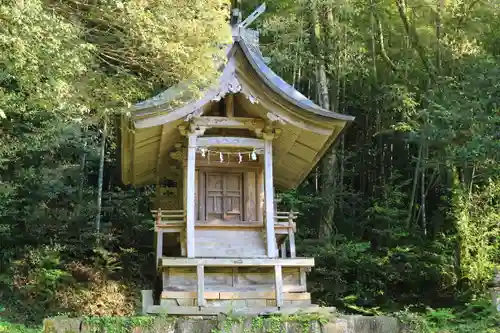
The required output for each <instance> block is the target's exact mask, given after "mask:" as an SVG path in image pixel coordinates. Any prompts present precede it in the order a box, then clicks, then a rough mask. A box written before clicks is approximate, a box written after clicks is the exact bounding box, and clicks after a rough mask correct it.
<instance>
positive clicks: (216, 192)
mask: <svg viewBox="0 0 500 333" xmlns="http://www.w3.org/2000/svg"><path fill="white" fill-rule="evenodd" d="M206 175H207V182H206V190H207V194H206V200H207V203H206V209H207V220H208V221H210V220H222V219H223V218H224V209H223V206H222V203H223V194H224V184H223V176H222V174H220V173H207V174H206Z"/></svg>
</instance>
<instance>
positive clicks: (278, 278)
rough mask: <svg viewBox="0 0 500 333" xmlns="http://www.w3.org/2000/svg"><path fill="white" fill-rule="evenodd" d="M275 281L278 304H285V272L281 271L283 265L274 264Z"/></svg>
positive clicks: (278, 305) (279, 305)
mask: <svg viewBox="0 0 500 333" xmlns="http://www.w3.org/2000/svg"><path fill="white" fill-rule="evenodd" d="M274 279H275V280H274V282H275V291H276V306H277V307H278V308H279V307H282V306H283V274H282V271H281V265H276V266H274Z"/></svg>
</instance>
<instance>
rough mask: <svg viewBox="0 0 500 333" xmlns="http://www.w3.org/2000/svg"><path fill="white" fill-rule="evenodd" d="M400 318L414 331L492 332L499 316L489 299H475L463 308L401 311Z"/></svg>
mask: <svg viewBox="0 0 500 333" xmlns="http://www.w3.org/2000/svg"><path fill="white" fill-rule="evenodd" d="M399 317H400V319H401V320H402V321H403V323H404V324H405V325H407V326H408V327H409V329H410V331H411V332H415V333H439V332H449V333H468V332H478V333H493V332H497V331H498V325H499V324H500V316H499V314H498V312H496V311H495V310H494V309H493V307H492V306H491V303H490V302H489V300H483V299H482V300H476V301H474V302H472V303H470V304H467V305H466V307H465V308H464V309H461V310H454V309H436V310H433V309H428V310H427V312H426V313H424V314H416V313H412V312H401V313H400V314H399Z"/></svg>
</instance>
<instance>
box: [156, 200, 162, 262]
mask: <svg viewBox="0 0 500 333" xmlns="http://www.w3.org/2000/svg"><path fill="white" fill-rule="evenodd" d="M160 225H161V208H158V211H157V212H156V268H158V265H159V262H160V259H161V258H162V257H163V231H162V230H161V229H160Z"/></svg>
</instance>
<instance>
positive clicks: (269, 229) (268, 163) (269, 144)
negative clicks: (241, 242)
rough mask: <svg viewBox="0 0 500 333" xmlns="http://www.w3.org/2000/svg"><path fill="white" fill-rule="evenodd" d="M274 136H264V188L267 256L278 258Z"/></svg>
mask: <svg viewBox="0 0 500 333" xmlns="http://www.w3.org/2000/svg"><path fill="white" fill-rule="evenodd" d="M272 139H273V136H270V135H264V187H265V200H266V201H265V209H266V214H265V222H266V242H267V256H268V257H269V258H275V257H276V235H275V233H274V186H273V141H272Z"/></svg>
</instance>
